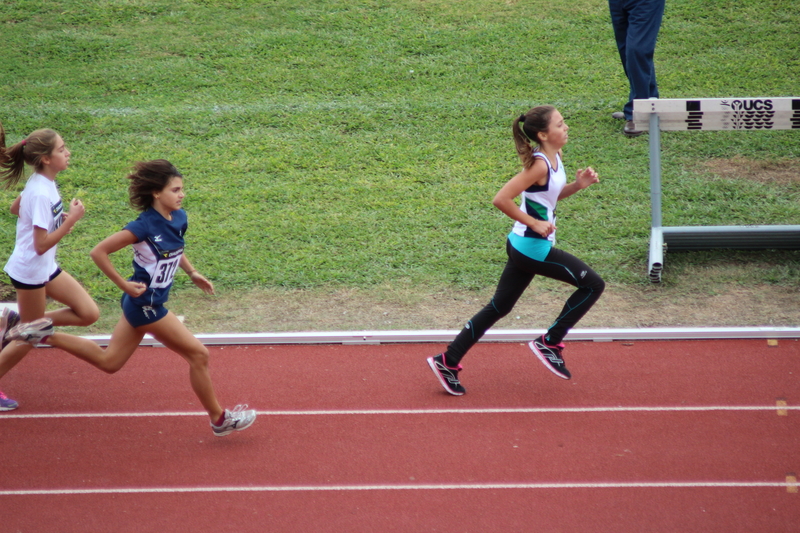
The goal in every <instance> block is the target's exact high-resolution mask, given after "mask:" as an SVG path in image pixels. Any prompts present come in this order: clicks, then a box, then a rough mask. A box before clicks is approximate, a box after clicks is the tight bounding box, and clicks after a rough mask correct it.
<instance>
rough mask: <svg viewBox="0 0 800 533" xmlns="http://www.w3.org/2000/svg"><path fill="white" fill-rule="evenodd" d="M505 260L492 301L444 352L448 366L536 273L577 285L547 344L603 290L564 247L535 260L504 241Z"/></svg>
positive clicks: (598, 279) (509, 307) (561, 334)
mask: <svg viewBox="0 0 800 533" xmlns="http://www.w3.org/2000/svg"><path fill="white" fill-rule="evenodd" d="M506 253H507V254H508V262H507V263H506V267H505V269H504V270H503V274H502V275H501V276H500V281H499V282H498V283H497V290H496V291H495V293H494V297H493V298H492V301H490V302H489V303H488V304H486V307H484V308H483V309H481V310H480V311H478V314H476V315H475V316H474V317H472V320H470V321H469V322H467V325H466V326H464V329H462V330H461V332H460V333H459V334H458V335H457V336H456V338H455V339H454V340H453V342H451V343H450V346H448V347H447V351H446V352H445V361H446V363H447V365H448V366H452V367H455V366H458V363H459V361H461V359H462V358H463V357H464V355H466V353H467V351H468V350H469V349H470V348H472V346H473V345H474V344H475V343H476V342H478V341H479V340H480V338H481V337H483V334H484V333H486V331H487V330H488V329H489V328H490V327H492V326H493V325H494V324H495V323H496V322H497V321H498V320H500V319H501V318H503V317H504V316H506V315H507V314H508V313H510V312H511V310H512V309H513V308H514V305H515V304H516V303H517V300H519V297H520V296H522V293H523V292H525V289H527V288H528V285H530V283H531V281H533V278H534V276H535V275H537V274H539V275H542V276H546V277H548V278H553V279H557V280H559V281H563V282H564V283H569V284H570V285H573V286H574V287H576V288H577V289H576V291H575V292H573V293H572V295H571V296H570V297H569V299H568V300H567V303H566V304H564V308H563V309H562V310H561V314H560V315H558V318H556V321H555V322H554V323H553V325H552V326H550V329H548V330H547V335H546V336H545V340H546V341H547V343H548V344H552V345H556V344H558V343H560V342H561V341H562V340H563V339H564V336H565V335H566V334H567V332H568V331H569V330H570V329H571V328H572V327H573V326H575V324H576V323H577V322H578V320H580V319H581V318H582V317H583V315H585V314H586V312H587V311H588V310H589V309H591V307H592V306H593V305H594V303H595V302H596V301H597V299H598V298H600V295H601V294H603V289H605V286H606V284H605V282H604V281H603V279H602V278H601V277H600V276H598V275H597V273H596V272H595V271H594V270H592V269H591V268H589V267H588V266H587V265H586V263H584V262H583V261H581V260H580V259H578V258H577V257H575V256H573V255H571V254H568V253H567V252H565V251H563V250H558V249H556V248H552V249H551V250H550V253H548V254H547V257H546V258H545V259H544V261H537V260H535V259H531V258H530V257H528V256H526V255H523V254H521V253H520V252H518V251H517V249H516V248H514V247H513V246H511V243H510V242H506Z"/></svg>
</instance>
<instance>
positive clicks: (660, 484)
mask: <svg viewBox="0 0 800 533" xmlns="http://www.w3.org/2000/svg"><path fill="white" fill-rule="evenodd" d="M790 485H791V484H789V483H786V482H772V481H654V482H630V483H627V482H607V483H602V482H601V483H464V484H460V483H447V484H419V485H266V486H260V487H259V486H240V487H137V488H106V489H103V488H95V489H42V490H36V489H34V490H2V491H0V496H57V495H84V494H158V493H193V492H322V491H343V492H344V491H389V490H395V491H401V490H501V489H516V490H530V489H672V488H678V489H686V488H769V487H780V488H788V487H789V486H790Z"/></svg>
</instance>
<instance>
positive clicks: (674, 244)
mask: <svg viewBox="0 0 800 533" xmlns="http://www.w3.org/2000/svg"><path fill="white" fill-rule="evenodd" d="M633 120H634V123H635V128H636V129H637V130H642V131H649V132H650V141H649V150H650V218H651V223H650V258H649V259H650V260H649V263H648V264H649V268H648V272H647V274H648V276H649V278H650V281H652V282H653V283H659V282H660V281H661V274H662V272H663V269H664V252H665V251H667V250H672V251H688V250H709V249H712V248H731V249H739V250H768V249H792V250H796V249H800V225H788V226H780V225H774V226H766V225H751V226H674V227H664V226H663V225H662V220H661V132H662V131H722V130H740V131H765V130H800V98H799V97H788V98H783V97H782V98H763V97H761V98H689V99H683V98H669V99H658V98H651V99H649V100H634V102H633Z"/></svg>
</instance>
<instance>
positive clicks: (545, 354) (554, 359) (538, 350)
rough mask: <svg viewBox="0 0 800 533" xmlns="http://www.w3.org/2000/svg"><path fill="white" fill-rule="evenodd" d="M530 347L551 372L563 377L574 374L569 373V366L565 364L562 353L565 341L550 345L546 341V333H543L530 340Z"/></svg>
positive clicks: (567, 377) (566, 377)
mask: <svg viewBox="0 0 800 533" xmlns="http://www.w3.org/2000/svg"><path fill="white" fill-rule="evenodd" d="M528 347H529V348H530V349H531V351H533V353H535V354H536V357H538V358H539V360H540V361H541V362H542V363H544V366H546V367H547V368H548V370H550V372H552V373H553V374H555V375H556V376H558V377H560V378H563V379H569V378H571V377H572V374H570V373H569V370H567V366H566V365H565V364H564V357H563V356H562V355H561V350H563V349H564V344H563V343H561V344H558V345H556V346H550V345H549V344H547V343H546V342H545V340H544V335H542V336H541V337H539V338H538V339H534V340H532V341H531V342H529V343H528Z"/></svg>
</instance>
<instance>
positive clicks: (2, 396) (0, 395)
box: [0, 390, 8, 400]
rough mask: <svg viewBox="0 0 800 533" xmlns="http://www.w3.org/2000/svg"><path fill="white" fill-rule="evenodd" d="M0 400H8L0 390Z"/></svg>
mask: <svg viewBox="0 0 800 533" xmlns="http://www.w3.org/2000/svg"><path fill="white" fill-rule="evenodd" d="M0 400H8V396H6V394H5V393H4V392H3V391H1V390H0Z"/></svg>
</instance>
